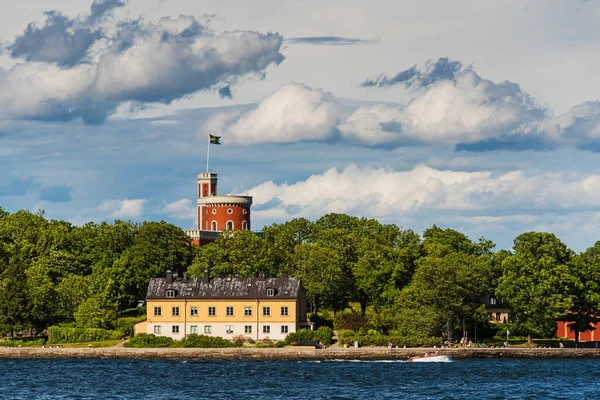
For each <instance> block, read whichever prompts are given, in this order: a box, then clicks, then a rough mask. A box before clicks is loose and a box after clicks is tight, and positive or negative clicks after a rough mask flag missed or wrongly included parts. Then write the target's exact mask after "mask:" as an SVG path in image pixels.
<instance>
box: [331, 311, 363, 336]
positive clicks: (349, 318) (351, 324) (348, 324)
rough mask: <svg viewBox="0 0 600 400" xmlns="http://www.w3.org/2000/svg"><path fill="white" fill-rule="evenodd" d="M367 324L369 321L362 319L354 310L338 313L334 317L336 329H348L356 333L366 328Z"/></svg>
mask: <svg viewBox="0 0 600 400" xmlns="http://www.w3.org/2000/svg"><path fill="white" fill-rule="evenodd" d="M368 323H369V321H368V320H367V318H366V317H363V316H362V315H360V313H357V312H356V311H354V310H350V311H349V312H348V311H347V312H341V313H338V314H337V315H336V317H335V328H336V329H350V330H353V331H357V330H359V329H360V328H363V327H366V326H367V325H368Z"/></svg>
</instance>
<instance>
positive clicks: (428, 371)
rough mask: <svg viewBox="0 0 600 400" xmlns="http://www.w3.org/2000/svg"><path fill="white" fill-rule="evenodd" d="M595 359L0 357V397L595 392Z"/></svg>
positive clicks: (539, 395) (550, 395)
mask: <svg viewBox="0 0 600 400" xmlns="http://www.w3.org/2000/svg"><path fill="white" fill-rule="evenodd" d="M599 393H600V360H588V359H585V360H581V359H577V360H575V359H542V360H531V359H495V360H456V361H453V362H451V363H408V362H402V361H358V360H355V361H229V360H227V361H189V360H187V361H186V360H168V361H167V360H136V359H118V360H88V359H55V360H46V359H38V360H34V359H19V360H0V398H1V399H398V398H414V399H506V398H509V399H520V398H527V399H564V398H578V399H586V398H596V397H597V396H598V394H599Z"/></svg>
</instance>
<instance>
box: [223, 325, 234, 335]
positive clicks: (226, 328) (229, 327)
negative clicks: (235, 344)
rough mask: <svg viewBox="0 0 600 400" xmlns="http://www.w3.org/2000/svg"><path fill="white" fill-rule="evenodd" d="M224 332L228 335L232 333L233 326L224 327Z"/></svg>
mask: <svg viewBox="0 0 600 400" xmlns="http://www.w3.org/2000/svg"><path fill="white" fill-rule="evenodd" d="M225 332H226V333H229V334H231V333H233V325H227V326H226V327H225Z"/></svg>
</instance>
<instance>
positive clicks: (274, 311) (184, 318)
mask: <svg viewBox="0 0 600 400" xmlns="http://www.w3.org/2000/svg"><path fill="white" fill-rule="evenodd" d="M306 304H307V302H306V291H305V289H304V288H303V287H302V284H301V282H300V280H299V279H296V278H289V277H288V276H287V274H284V275H283V276H281V277H279V278H266V277H265V276H264V274H260V275H259V277H258V278H221V277H217V278H212V279H210V278H209V276H208V272H205V274H204V277H203V278H192V279H187V277H186V276H185V275H184V276H181V277H178V276H177V275H174V274H172V273H171V272H170V271H169V272H167V275H166V277H164V278H153V279H151V280H150V284H149V285H148V293H147V296H146V307H147V311H146V315H147V319H146V321H144V322H142V323H140V324H138V325H137V326H136V333H142V332H145V333H153V334H155V335H157V336H169V337H172V338H173V339H175V340H181V339H183V338H184V337H186V335H188V334H191V333H195V334H199V335H209V336H221V337H223V338H225V339H232V338H233V337H236V336H239V335H242V336H245V337H248V338H251V339H254V340H265V339H270V340H281V339H284V338H285V337H286V336H287V334H288V333H291V332H296V331H297V330H298V329H302V328H310V325H309V323H307V322H306V311H307V310H306Z"/></svg>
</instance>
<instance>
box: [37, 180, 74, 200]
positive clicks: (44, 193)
mask: <svg viewBox="0 0 600 400" xmlns="http://www.w3.org/2000/svg"><path fill="white" fill-rule="evenodd" d="M40 200H44V201H49V202H51V203H68V202H70V201H71V188H70V187H68V186H67V185H65V184H62V185H52V186H44V187H42V188H41V189H40Z"/></svg>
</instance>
